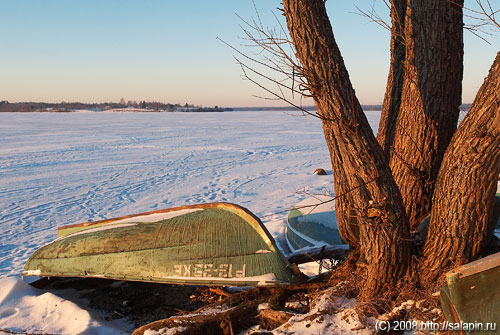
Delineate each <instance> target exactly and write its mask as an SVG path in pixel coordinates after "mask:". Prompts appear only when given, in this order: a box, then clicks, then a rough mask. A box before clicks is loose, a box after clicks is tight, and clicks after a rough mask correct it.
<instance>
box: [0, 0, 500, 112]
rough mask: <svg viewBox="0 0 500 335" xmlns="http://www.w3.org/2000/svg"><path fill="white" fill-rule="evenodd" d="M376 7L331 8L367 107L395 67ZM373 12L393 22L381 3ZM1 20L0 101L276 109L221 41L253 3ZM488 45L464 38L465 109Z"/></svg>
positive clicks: (26, 6) (265, 7) (71, 11)
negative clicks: (368, 14) (375, 18)
mask: <svg viewBox="0 0 500 335" xmlns="http://www.w3.org/2000/svg"><path fill="white" fill-rule="evenodd" d="M467 1H468V2H473V0H466V4H467ZM255 2H256V5H257V7H258V9H259V12H260V14H261V17H262V19H263V21H264V24H266V25H267V24H268V25H269V26H274V25H275V19H274V17H273V16H272V12H273V11H274V12H275V13H277V14H279V12H278V11H276V10H275V9H276V8H277V7H278V6H279V4H280V2H279V1H275V0H256V1H255ZM374 3H375V2H374V1H373V0H330V1H328V2H327V8H328V13H329V16H330V19H331V21H332V25H333V28H334V33H335V37H336V39H337V43H338V44H339V46H340V48H341V51H342V54H343V57H344V60H345V63H346V65H347V68H348V70H349V72H350V76H351V80H352V82H353V84H354V87H355V89H356V92H357V94H358V98H359V100H360V101H361V103H363V104H379V103H381V102H382V100H383V94H384V90H385V83H386V79H387V71H388V67H389V32H388V31H386V30H384V29H382V28H380V27H378V26H377V25H376V24H374V23H369V22H368V19H366V18H364V17H362V16H360V15H357V14H355V12H356V11H357V10H356V7H355V5H357V6H358V7H360V8H362V9H366V10H369V9H370V8H371V7H372V5H373V4H374ZM376 7H377V8H378V11H379V12H380V14H384V15H387V9H385V7H384V6H383V5H381V3H380V1H378V2H376ZM0 13H2V16H1V20H0V100H9V101H11V102H14V101H47V102H60V101H82V102H94V101H95V102H104V101H115V102H118V101H119V100H120V99H121V98H124V99H125V100H137V101H139V100H148V101H153V100H154V101H162V102H171V103H182V104H184V103H186V102H189V103H194V104H197V105H203V106H214V105H219V106H264V105H273V104H275V103H273V102H270V101H267V100H261V99H258V98H255V97H253V95H261V96H262V95H265V93H264V92H262V91H261V90H260V89H258V88H257V87H255V86H254V85H253V84H252V83H250V82H248V81H244V80H242V79H241V69H240V67H239V66H238V65H237V64H236V62H235V61H234V59H233V54H234V52H233V51H232V50H231V49H230V48H228V47H227V46H225V45H224V44H222V43H221V42H220V41H218V40H217V39H216V37H220V38H222V39H224V40H225V41H227V42H229V43H230V44H232V45H235V46H239V45H240V44H242V43H244V42H243V41H242V40H241V39H238V37H241V36H243V33H242V32H241V30H240V28H239V25H240V24H241V22H240V21H239V19H238V18H237V17H236V15H235V13H237V14H239V15H240V16H242V17H243V18H246V19H249V18H251V17H252V16H255V12H254V9H253V4H252V2H251V0H232V1H228V0H225V1H223V0H212V1H201V0H186V1H170V0H105V1H103V0H85V1H67V0H47V1H39V0H36V1H35V0H1V1H0ZM488 40H489V42H490V43H491V44H487V43H485V42H484V41H482V40H480V39H479V38H477V37H475V36H473V35H472V34H470V33H468V32H466V33H465V74H464V94H463V101H464V102H471V101H472V100H473V98H474V95H475V93H476V91H477V89H478V88H479V86H480V85H481V83H482V81H483V79H484V77H485V76H486V75H487V72H488V69H489V67H490V65H491V63H492V62H493V59H494V57H495V55H496V52H498V51H499V50H500V33H497V34H496V35H494V36H490V37H488ZM310 104H312V102H311V103H310Z"/></svg>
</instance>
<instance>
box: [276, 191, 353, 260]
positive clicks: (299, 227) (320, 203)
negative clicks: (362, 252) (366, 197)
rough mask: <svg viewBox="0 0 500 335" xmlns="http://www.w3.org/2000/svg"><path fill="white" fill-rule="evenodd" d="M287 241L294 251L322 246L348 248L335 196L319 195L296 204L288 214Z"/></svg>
mask: <svg viewBox="0 0 500 335" xmlns="http://www.w3.org/2000/svg"><path fill="white" fill-rule="evenodd" d="M286 241H287V245H288V247H289V248H290V250H291V251H292V252H297V251H298V250H301V249H312V248H318V247H322V246H338V247H344V248H345V249H347V248H348V245H347V244H346V243H345V242H344V241H343V240H342V238H341V237H340V233H339V229H338V226H337V216H336V214H335V203H334V201H333V197H332V196H329V195H317V196H314V197H311V198H307V199H305V200H303V201H301V202H299V203H298V204H296V205H295V208H294V209H293V210H292V211H291V212H290V214H289V215H288V222H287V231H286Z"/></svg>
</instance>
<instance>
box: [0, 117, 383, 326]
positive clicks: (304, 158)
mask: <svg viewBox="0 0 500 335" xmlns="http://www.w3.org/2000/svg"><path fill="white" fill-rule="evenodd" d="M367 114H368V118H369V121H370V123H371V125H372V127H373V128H375V130H376V127H377V123H378V119H379V117H380V112H367ZM1 117H2V122H1V124H0V328H7V329H12V330H17V331H21V330H28V331H32V332H46V333H54V334H77V333H85V334H116V333H119V330H122V331H124V332H127V331H129V330H130V327H131V325H129V324H126V323H124V322H119V321H118V322H117V321H114V322H113V323H109V322H105V321H103V318H102V317H101V316H100V315H99V313H98V312H96V311H91V310H88V308H86V305H85V302H84V301H82V302H81V304H79V305H77V304H75V303H74V302H71V301H69V300H68V299H65V298H64V297H62V296H58V295H55V294H54V293H52V292H46V291H40V290H36V289H34V288H32V287H30V286H27V285H26V284H24V283H23V282H22V281H20V280H19V274H20V273H21V271H22V268H23V266H24V263H25V261H26V259H27V258H28V257H29V256H30V255H31V253H33V251H34V250H36V249H37V248H39V247H40V246H42V245H44V244H45V243H48V242H50V241H52V240H53V239H54V238H55V237H56V228H57V227H58V226H61V225H64V224H72V223H78V222H85V221H94V220H99V219H103V218H110V217H117V216H122V215H126V214H131V213H137V212H144V211H149V210H155V209H160V208H168V207H173V206H181V205H186V204H195V203H204V202H213V201H229V202H233V203H237V204H239V205H242V206H244V207H247V208H248V209H250V210H251V211H252V212H254V213H255V214H256V215H257V216H259V217H260V218H261V219H262V221H263V222H264V223H265V225H266V226H267V227H268V229H269V230H270V231H271V233H272V234H273V235H274V236H275V237H276V238H279V237H280V236H282V234H283V232H284V230H283V229H284V226H283V220H284V219H285V218H286V215H287V212H288V210H289V209H290V208H292V207H293V205H294V204H296V203H297V202H299V201H300V200H302V199H304V198H306V197H307V195H306V194H303V193H300V192H298V191H305V192H308V193H321V192H322V191H323V190H326V192H332V191H333V182H332V176H331V165H330V160H329V156H328V152H327V148H326V144H325V142H324V139H323V134H322V129H321V125H320V122H319V120H318V119H316V118H313V117H303V116H301V115H300V114H297V113H296V112H289V113H283V112H226V113H144V112H143V113H104V112H78V113H11V114H10V113H2V114H1ZM318 167H322V168H324V169H326V170H327V171H330V174H329V175H327V176H318V175H313V174H312V172H313V171H314V170H315V169H316V168H318ZM57 294H59V293H57ZM64 294H66V295H71V294H72V293H71V292H66V293H64ZM73 301H74V299H73ZM332 303H333V302H332ZM336 303H337V302H335V304H336ZM0 333H1V331H0ZM315 333H319V330H318V329H316V328H315Z"/></svg>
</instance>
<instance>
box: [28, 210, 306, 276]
mask: <svg viewBox="0 0 500 335" xmlns="http://www.w3.org/2000/svg"><path fill="white" fill-rule="evenodd" d="M22 275H23V276H40V277H91V278H109V279H117V280H131V281H147V282H160V283H173V284H179V283H180V284H205V285H207V284H208V285H209V284H214V285H235V286H257V285H279V284H284V283H295V282H297V281H299V275H298V272H296V271H294V269H293V267H292V266H291V265H290V263H289V262H288V260H287V259H286V258H285V257H284V255H283V254H282V253H281V252H280V250H279V249H278V248H277V247H276V244H275V242H274V240H273V238H272V237H271V235H270V234H269V232H268V231H267V229H266V228H265V227H264V225H263V224H262V222H261V221H260V220H259V219H258V218H257V217H256V216H255V215H253V214H252V213H251V212H250V211H248V210H247V209H245V208H243V207H240V206H237V205H234V204H230V203H210V204H202V205H193V206H183V207H176V208H171V209H165V210H159V211H154V212H147V213H141V214H135V215H130V216H125V217H120V218H114V219H109V220H103V221H97V222H87V223H82V224H76V225H68V226H63V227H60V228H59V229H58V238H57V239H56V240H55V241H53V242H51V243H49V244H47V245H46V246H44V247H42V248H40V249H39V250H37V251H36V252H35V253H34V254H33V255H32V256H31V257H30V258H29V260H28V261H27V263H26V265H25V267H24V271H23V273H22Z"/></svg>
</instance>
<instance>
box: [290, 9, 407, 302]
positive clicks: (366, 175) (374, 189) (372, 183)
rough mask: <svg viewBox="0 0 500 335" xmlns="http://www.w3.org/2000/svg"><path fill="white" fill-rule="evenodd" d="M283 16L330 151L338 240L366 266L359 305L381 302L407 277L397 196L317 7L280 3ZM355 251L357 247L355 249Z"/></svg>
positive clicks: (402, 218)
mask: <svg viewBox="0 0 500 335" xmlns="http://www.w3.org/2000/svg"><path fill="white" fill-rule="evenodd" d="M283 6H284V13H285V17H286V21H287V26H288V30H289V32H290V36H291V37H292V40H293V43H294V46H295V48H296V52H297V58H298V59H299V61H300V63H301V65H302V67H303V74H304V75H305V77H306V79H307V82H308V84H309V90H310V92H311V94H312V96H313V98H314V101H315V104H316V107H317V110H318V115H319V116H320V117H321V121H322V126H323V131H324V134H325V139H326V142H327V145H328V148H329V150H330V158H331V162H332V167H333V171H334V186H335V193H336V194H337V196H339V197H338V198H337V202H336V208H337V220H338V225H339V230H340V233H341V235H342V237H343V238H344V239H345V240H346V241H347V242H348V243H353V242H356V240H357V236H356V231H355V229H353V227H355V226H354V225H349V224H348V221H349V216H356V221H357V227H358V229H359V246H360V251H361V253H362V254H363V256H364V258H365V259H366V261H367V267H366V271H367V273H366V275H367V277H366V281H365V285H364V286H363V289H362V291H361V297H360V299H361V300H362V301H367V300H370V299H372V298H374V297H377V296H378V297H381V296H384V295H387V294H388V293H389V292H390V291H391V289H392V288H393V287H394V285H396V283H397V282H398V280H399V279H400V278H402V276H403V275H404V274H405V273H406V270H407V267H408V264H409V257H410V252H409V250H410V246H409V243H408V242H407V239H408V236H409V231H408V221H407V217H406V213H405V210H404V207H403V203H402V201H401V195H400V193H399V190H398V188H397V185H396V183H395V182H394V179H393V178H392V175H391V172H390V169H389V167H388V165H387V163H386V160H385V159H384V153H383V151H382V149H381V147H380V145H379V144H378V142H377V140H376V139H375V136H374V135H373V132H372V130H371V128H370V126H369V124H368V121H367V119H366V116H365V115H364V113H363V111H362V109H361V105H360V104H359V101H358V100H357V98H356V96H355V93H354V89H353V88H352V84H351V82H350V79H349V75H348V72H347V69H346V68H345V65H344V61H343V59H342V56H341V54H340V51H339V49H338V46H337V44H336V42H335V39H334V35H333V31H332V28H331V25H330V21H329V19H328V16H327V14H326V9H325V5H324V1H323V0H284V1H283ZM356 245H358V244H356Z"/></svg>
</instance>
